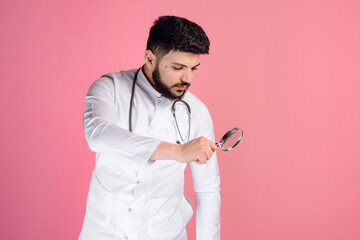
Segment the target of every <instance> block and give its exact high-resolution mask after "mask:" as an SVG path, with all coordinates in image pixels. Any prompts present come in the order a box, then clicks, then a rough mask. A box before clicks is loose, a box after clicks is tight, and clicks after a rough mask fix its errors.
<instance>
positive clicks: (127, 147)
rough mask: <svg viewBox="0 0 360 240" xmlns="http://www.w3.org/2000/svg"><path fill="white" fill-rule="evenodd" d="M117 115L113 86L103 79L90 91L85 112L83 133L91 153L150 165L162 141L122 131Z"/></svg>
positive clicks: (94, 84) (110, 81) (108, 80)
mask: <svg viewBox="0 0 360 240" xmlns="http://www.w3.org/2000/svg"><path fill="white" fill-rule="evenodd" d="M117 114H118V113H117V109H116V104H115V92H114V82H113V80H112V79H110V78H100V79H99V80H97V81H95V82H94V83H93V84H92V85H91V87H90V88H89V91H88V93H87V95H86V103H85V109H84V118H83V124H84V132H85V137H86V140H87V142H88V144H89V147H90V149H91V150H92V151H95V152H98V153H105V154H110V155H114V156H119V157H120V158H119V159H121V156H127V159H133V160H134V162H137V163H139V164H141V163H147V161H148V160H149V158H150V156H151V155H152V154H153V152H154V151H155V149H156V148H157V146H158V145H159V144H160V142H161V141H160V140H158V139H154V138H150V137H146V136H142V135H137V134H134V133H132V132H129V131H128V130H126V129H123V128H121V127H119V126H118V125H117V124H116V121H117ZM123 114H126V116H127V115H128V114H127V112H124V113H123Z"/></svg>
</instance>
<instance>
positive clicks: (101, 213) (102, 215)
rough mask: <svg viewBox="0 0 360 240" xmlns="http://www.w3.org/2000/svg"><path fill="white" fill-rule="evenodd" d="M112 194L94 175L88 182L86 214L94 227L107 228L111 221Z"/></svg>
mask: <svg viewBox="0 0 360 240" xmlns="http://www.w3.org/2000/svg"><path fill="white" fill-rule="evenodd" d="M111 204H112V193H111V192H109V191H108V190H107V189H105V188H104V187H103V185H102V184H101V182H100V180H99V179H98V178H97V176H96V175H93V177H92V178H91V182H90V190H89V196H88V200H87V209H86V214H87V215H88V217H90V218H91V220H92V221H91V222H93V223H94V225H95V226H93V227H95V228H96V226H98V227H103V226H108V225H109V224H110V221H111Z"/></svg>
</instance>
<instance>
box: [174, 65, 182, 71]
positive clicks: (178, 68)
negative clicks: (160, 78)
mask: <svg viewBox="0 0 360 240" xmlns="http://www.w3.org/2000/svg"><path fill="white" fill-rule="evenodd" d="M173 69H174V70H181V69H183V67H182V66H180V67H176V66H173Z"/></svg>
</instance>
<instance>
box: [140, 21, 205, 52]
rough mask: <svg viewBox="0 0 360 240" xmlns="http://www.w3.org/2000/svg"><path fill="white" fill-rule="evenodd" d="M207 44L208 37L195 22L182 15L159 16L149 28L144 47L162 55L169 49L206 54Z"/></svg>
mask: <svg viewBox="0 0 360 240" xmlns="http://www.w3.org/2000/svg"><path fill="white" fill-rule="evenodd" d="M209 46H210V41H209V38H208V37H207V36H206V34H205V32H204V30H203V29H202V28H201V27H200V26H199V25H197V24H196V23H194V22H191V21H189V20H187V19H185V18H182V17H176V16H161V17H159V18H158V19H157V20H155V22H154V25H153V26H152V27H151V28H150V33H149V38H148V41H147V46H146V49H147V50H151V51H152V52H153V53H154V54H155V55H157V56H158V57H163V56H164V55H166V54H167V53H169V52H170V51H171V50H175V51H176V50H179V51H181V52H191V53H197V54H208V53H209Z"/></svg>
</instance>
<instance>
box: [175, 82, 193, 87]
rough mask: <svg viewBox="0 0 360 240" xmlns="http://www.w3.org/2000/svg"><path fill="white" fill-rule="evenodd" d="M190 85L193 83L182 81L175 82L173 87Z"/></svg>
mask: <svg viewBox="0 0 360 240" xmlns="http://www.w3.org/2000/svg"><path fill="white" fill-rule="evenodd" d="M190 86H191V83H187V82H181V83H177V84H174V85H173V86H172V87H190Z"/></svg>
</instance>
